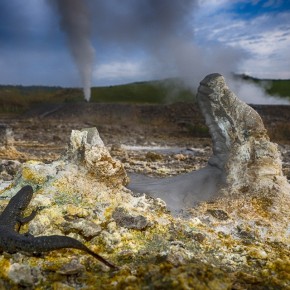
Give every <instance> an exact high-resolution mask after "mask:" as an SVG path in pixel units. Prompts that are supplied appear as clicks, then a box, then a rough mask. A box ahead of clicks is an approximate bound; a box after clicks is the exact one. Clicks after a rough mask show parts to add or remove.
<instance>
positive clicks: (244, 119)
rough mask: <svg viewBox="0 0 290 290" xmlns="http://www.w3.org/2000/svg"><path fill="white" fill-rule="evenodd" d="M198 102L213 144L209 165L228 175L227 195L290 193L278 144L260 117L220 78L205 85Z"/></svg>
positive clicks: (210, 78)
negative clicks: (269, 134) (269, 135)
mask: <svg viewBox="0 0 290 290" xmlns="http://www.w3.org/2000/svg"><path fill="white" fill-rule="evenodd" d="M197 100H198V104H199V106H200V109H201V111H202V113H203V115H204V117H205V120H206V124H207V126H208V127H209V130H210V134H211V137H212V142H213V156H212V157H211V158H210V159H209V161H208V163H209V164H210V165H211V166H215V167H218V168H220V169H221V170H223V171H224V176H225V179H226V186H225V187H226V189H225V190H223V194H232V193H234V192H240V191H242V192H248V193H250V194H251V195H258V196H261V195H267V194H268V192H269V191H271V192H272V193H273V190H274V191H276V192H281V191H282V192H287V191H288V193H289V184H288V183H287V180H286V178H285V177H284V176H283V173H282V162H281V156H280V152H279V151H278V147H277V144H274V143H272V142H270V140H269V137H268V135H267V132H266V129H265V127H264V124H263V121H262V119H261V117H260V116H259V114H258V113H257V112H256V111H255V110H254V109H253V108H251V107H250V106H248V105H247V104H246V103H244V102H242V101H241V100H239V99H238V98H237V97H236V96H235V95H234V93H233V92H231V91H230V89H229V88H228V87H227V85H226V83H225V80H224V78H223V77H222V76H221V75H220V74H211V75H208V76H207V77H206V78H204V80H203V81H201V83H200V87H199V89H198V95H197Z"/></svg>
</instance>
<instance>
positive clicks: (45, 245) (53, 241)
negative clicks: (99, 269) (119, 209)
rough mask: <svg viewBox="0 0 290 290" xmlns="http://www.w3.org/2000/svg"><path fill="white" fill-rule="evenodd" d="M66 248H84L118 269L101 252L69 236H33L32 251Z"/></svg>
mask: <svg viewBox="0 0 290 290" xmlns="http://www.w3.org/2000/svg"><path fill="white" fill-rule="evenodd" d="M64 248H73V249H78V250H82V251H84V252H86V253H88V254H90V255H92V256H93V257H94V258H96V259H98V260H99V261H100V262H102V263H103V264H105V265H106V266H108V267H110V268H112V269H118V267H117V266H115V265H113V264H112V263H110V262H108V261H107V260H106V259H105V258H103V257H102V256H100V255H99V254H97V253H95V252H93V251H92V250H90V249H89V248H88V247H86V246H85V245H84V244H82V243H81V242H80V241H78V240H76V239H73V238H71V237H67V236H59V235H52V236H40V237H33V247H32V249H31V250H30V252H31V251H32V252H37V253H41V252H49V251H53V250H58V249H64Z"/></svg>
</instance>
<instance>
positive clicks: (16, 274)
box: [8, 263, 34, 286]
mask: <svg viewBox="0 0 290 290" xmlns="http://www.w3.org/2000/svg"><path fill="white" fill-rule="evenodd" d="M8 277H9V278H10V279H11V280H12V281H13V282H14V283H15V284H17V285H21V286H32V285H33V283H34V281H33V280H34V279H33V276H32V273H31V268H30V267H29V266H28V265H23V264H18V263H14V264H12V265H11V266H10V269H9V272H8Z"/></svg>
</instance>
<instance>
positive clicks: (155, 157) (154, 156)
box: [145, 151, 163, 162]
mask: <svg viewBox="0 0 290 290" xmlns="http://www.w3.org/2000/svg"><path fill="white" fill-rule="evenodd" d="M145 157H146V159H147V160H150V161H153V162H155V161H159V160H162V159H163V156H162V155H161V154H158V153H156V152H151V151H149V152H147V153H146V156H145Z"/></svg>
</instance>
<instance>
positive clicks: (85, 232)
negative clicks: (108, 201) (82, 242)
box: [62, 219, 102, 240]
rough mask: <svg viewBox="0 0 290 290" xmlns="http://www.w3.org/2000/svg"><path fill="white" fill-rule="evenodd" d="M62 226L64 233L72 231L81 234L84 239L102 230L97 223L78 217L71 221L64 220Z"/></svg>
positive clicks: (88, 238) (90, 237)
mask: <svg viewBox="0 0 290 290" xmlns="http://www.w3.org/2000/svg"><path fill="white" fill-rule="evenodd" d="M62 226H63V231H64V233H70V232H72V231H74V232H76V233H78V234H80V235H81V236H83V237H84V238H85V239H86V240H90V239H92V238H93V237H95V236H97V235H99V233H100V232H101V231H102V228H101V227H100V226H99V225H97V224H95V223H93V222H91V221H87V220H85V219H78V220H76V221H73V222H65V223H63V224H62Z"/></svg>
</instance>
